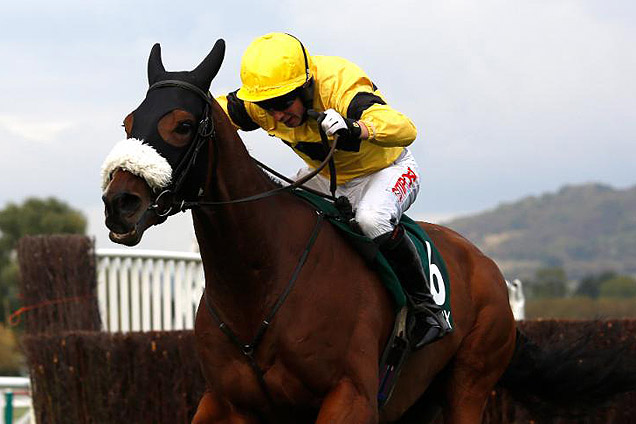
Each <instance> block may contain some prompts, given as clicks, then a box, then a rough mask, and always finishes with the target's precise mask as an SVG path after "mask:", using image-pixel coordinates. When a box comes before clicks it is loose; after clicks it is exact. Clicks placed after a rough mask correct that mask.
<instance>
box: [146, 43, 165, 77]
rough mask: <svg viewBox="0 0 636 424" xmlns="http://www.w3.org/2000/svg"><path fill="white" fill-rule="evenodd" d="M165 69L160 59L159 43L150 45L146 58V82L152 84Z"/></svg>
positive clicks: (163, 73)
mask: <svg viewBox="0 0 636 424" xmlns="http://www.w3.org/2000/svg"><path fill="white" fill-rule="evenodd" d="M165 73H166V69H165V68H164V67H163V62H162V61H161V46H160V45H159V43H157V44H155V45H154V46H152V50H150V57H149V58H148V83H149V84H150V85H153V84H154V83H156V82H157V81H158V80H159V78H160V77H161V76H163V75H165Z"/></svg>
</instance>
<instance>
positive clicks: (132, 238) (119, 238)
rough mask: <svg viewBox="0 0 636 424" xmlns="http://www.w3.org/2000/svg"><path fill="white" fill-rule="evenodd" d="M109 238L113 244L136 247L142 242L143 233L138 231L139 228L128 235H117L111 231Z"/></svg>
mask: <svg viewBox="0 0 636 424" xmlns="http://www.w3.org/2000/svg"><path fill="white" fill-rule="evenodd" d="M108 237H109V238H110V240H111V241H112V242H114V243H118V244H123V245H125V246H135V245H137V244H138V243H139V242H140V241H141V233H139V232H138V231H137V228H133V229H132V230H130V231H128V232H127V233H116V232H114V231H111V232H110V233H109V234H108Z"/></svg>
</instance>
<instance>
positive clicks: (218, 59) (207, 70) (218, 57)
mask: <svg viewBox="0 0 636 424" xmlns="http://www.w3.org/2000/svg"><path fill="white" fill-rule="evenodd" d="M224 56H225V41H224V40H223V39H222V38H220V39H218V40H217V41H216V43H215V44H214V47H212V51H211V52H210V53H209V54H208V55H207V57H206V58H205V59H203V62H201V64H200V65H199V66H197V67H196V68H195V69H194V70H193V71H192V75H193V76H194V79H195V80H196V81H197V85H198V86H199V88H201V89H202V90H203V91H208V90H209V89H210V84H211V83H212V80H213V79H214V77H215V76H216V74H217V72H219V69H220V68H221V64H222V63H223V57H224Z"/></svg>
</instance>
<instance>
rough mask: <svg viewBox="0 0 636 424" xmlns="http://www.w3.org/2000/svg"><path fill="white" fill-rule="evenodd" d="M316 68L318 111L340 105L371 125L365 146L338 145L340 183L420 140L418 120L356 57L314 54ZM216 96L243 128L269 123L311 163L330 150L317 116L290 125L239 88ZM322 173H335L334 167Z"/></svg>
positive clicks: (341, 109) (389, 160) (378, 166)
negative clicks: (393, 101) (389, 97)
mask: <svg viewBox="0 0 636 424" xmlns="http://www.w3.org/2000/svg"><path fill="white" fill-rule="evenodd" d="M310 73H311V75H312V77H313V79H314V96H313V109H314V110H315V111H317V112H323V111H325V110H327V109H330V108H331V109H335V110H336V111H337V112H338V113H340V114H341V115H342V116H345V117H347V118H350V119H355V120H357V121H360V122H362V123H364V125H365V126H366V127H367V128H368V130H369V138H368V139H365V140H362V141H361V143H360V149H359V151H350V150H349V151H348V150H343V149H337V150H336V151H335V153H334V163H335V165H336V171H337V184H343V183H345V182H347V181H349V180H351V179H353V178H357V177H360V176H363V175H367V174H371V173H373V172H376V171H379V170H380V169H384V168H386V167H387V166H389V165H390V164H391V163H393V161H395V160H396V159H397V158H398V156H399V155H400V154H401V153H402V150H403V149H404V147H405V146H408V145H409V144H411V143H412V142H413V141H414V140H415V137H416V135H417V130H416V128H415V125H414V124H413V122H411V120H410V119H409V118H408V117H407V116H405V115H404V114H402V113H400V112H398V111H396V110H395V109H393V108H391V107H390V106H388V105H387V103H386V100H385V99H384V97H383V96H382V94H381V93H380V91H379V90H378V89H377V87H376V86H375V85H374V84H373V82H372V81H371V79H370V78H369V77H368V76H367V75H366V74H365V72H364V71H363V70H362V69H360V68H359V67H358V66H357V65H355V64H354V63H352V62H350V61H348V60H346V59H343V58H340V57H335V56H312V61H311V68H310ZM216 100H217V101H218V102H219V104H220V105H221V107H222V108H223V109H224V110H225V112H226V114H227V115H228V116H229V117H230V120H231V121H232V123H233V124H234V126H235V127H236V128H237V129H242V130H245V131H250V130H254V129H257V128H262V129H264V130H265V131H267V133H268V134H269V135H270V136H274V137H278V138H280V139H281V140H282V141H284V142H285V143H286V144H288V145H289V146H290V147H291V148H292V149H293V150H294V151H295V152H296V153H297V154H298V155H299V156H300V157H301V158H302V159H303V160H304V161H305V162H306V163H307V164H308V165H309V166H311V167H313V168H315V167H317V166H318V165H319V164H320V163H321V162H322V160H323V159H324V157H325V156H326V151H325V148H324V147H323V145H322V143H321V139H320V132H319V129H318V123H317V122H316V121H315V120H314V119H311V118H308V119H307V120H306V121H305V122H304V123H303V124H302V125H300V126H298V127H295V128H290V127H287V126H286V125H285V124H283V123H282V122H277V121H276V120H275V119H274V118H273V117H272V116H271V115H270V114H269V113H268V112H267V111H266V110H264V109H263V108H261V107H259V106H258V105H257V104H255V103H251V102H245V101H243V100H240V99H238V97H236V91H235V92H233V93H229V94H228V95H226V96H220V97H217V98H216ZM330 141H331V140H330ZM321 173H322V174H323V175H324V176H325V177H327V178H329V169H328V167H326V168H325V169H323V171H322V172H321Z"/></svg>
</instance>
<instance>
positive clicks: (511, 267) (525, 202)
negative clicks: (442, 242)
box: [445, 184, 636, 278]
mask: <svg viewBox="0 0 636 424" xmlns="http://www.w3.org/2000/svg"><path fill="white" fill-rule="evenodd" d="M445 225H446V226H448V227H450V228H452V229H454V230H456V231H457V232H459V233H461V234H462V235H464V236H465V237H467V238H468V239H470V240H471V241H473V242H474V243H476V244H477V245H478V246H479V247H480V248H481V249H482V250H483V251H484V252H485V253H486V254H487V255H489V256H491V257H492V258H493V259H495V261H496V262H497V263H498V264H499V266H500V267H501V268H502V270H503V271H504V274H505V276H506V277H507V278H515V277H521V278H528V277H531V276H533V274H534V270H535V269H536V268H539V267H544V266H562V267H563V268H564V269H565V270H566V272H567V274H568V277H570V278H580V277H581V276H583V275H585V274H589V273H597V272H600V271H604V270H614V271H617V272H619V273H626V274H636V186H634V187H631V188H629V189H625V190H616V189H614V188H612V187H609V186H607V185H602V184H586V185H579V186H565V187H563V188H561V189H560V190H559V191H558V192H557V193H548V194H544V195H542V196H539V197H534V196H532V197H527V198H524V199H522V200H519V201H517V202H514V203H509V204H502V205H500V206H498V207H497V208H495V209H493V210H490V211H486V212H483V213H480V214H477V215H473V216H468V217H462V218H458V219H455V220H452V221H450V222H447V223H445Z"/></svg>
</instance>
